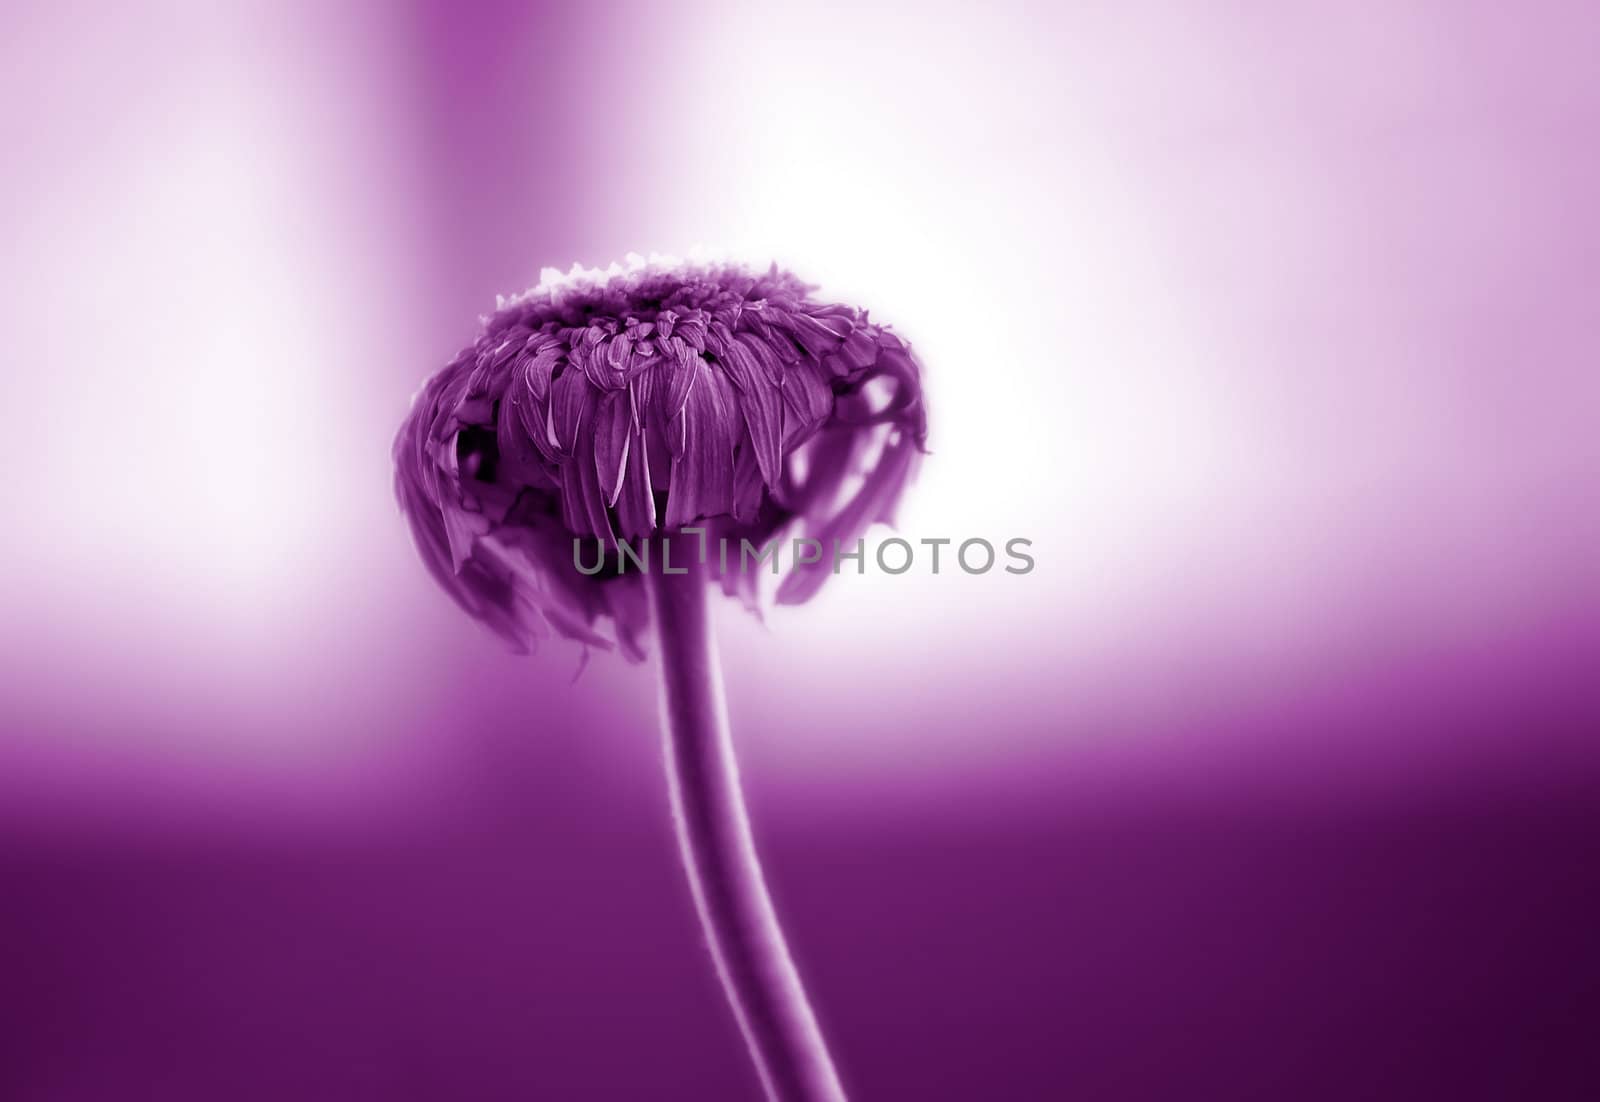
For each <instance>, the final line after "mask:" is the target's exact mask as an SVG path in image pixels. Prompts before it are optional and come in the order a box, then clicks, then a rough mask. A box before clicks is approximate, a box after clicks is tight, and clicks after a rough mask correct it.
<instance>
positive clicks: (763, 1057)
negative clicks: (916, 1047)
mask: <svg viewBox="0 0 1600 1102" xmlns="http://www.w3.org/2000/svg"><path fill="white" fill-rule="evenodd" d="M669 547H670V561H671V564H672V568H673V570H674V571H678V570H680V569H685V568H686V572H685V573H676V572H675V573H671V574H668V573H664V572H663V569H662V568H663V566H665V561H664V560H665V555H666V553H667V551H668V548H669ZM700 547H701V545H700V542H699V540H698V539H694V538H689V537H685V536H683V535H681V534H673V535H669V536H665V537H663V538H662V541H661V543H660V544H659V545H658V546H657V548H656V550H657V553H658V555H661V556H663V561H658V562H657V563H655V564H653V568H652V569H651V571H650V572H649V574H648V576H647V578H648V584H649V590H650V605H651V613H652V616H653V619H654V622H655V625H656V635H657V638H658V639H659V641H660V648H659V649H660V652H661V655H660V663H661V667H660V668H661V724H662V729H663V734H664V736H665V741H666V760H667V778H668V783H669V785H670V787H671V793H672V812H673V818H674V820H675V821H676V824H677V831H678V844H679V847H680V848H681V850H682V852H683V861H684V865H685V867H686V869H687V871H688V873H689V884H690V887H691V888H692V889H693V891H694V901H695V907H696V909H697V910H698V911H699V913H700V923H701V925H702V926H703V927H704V928H705V933H706V938H707V940H708V941H709V942H710V944H711V954H712V956H713V958H715V960H716V965H717V974H718V975H719V976H720V977H721V978H722V987H723V990H724V992H726V994H727V996H728V1001H729V1002H730V1003H732V1004H733V1012H734V1014H735V1016H736V1017H737V1018H738V1019H739V1028H740V1029H741V1030H742V1031H743V1032H744V1038H745V1042H746V1043H747V1044H748V1045H749V1048H750V1055H751V1058H752V1059H754V1060H755V1063H756V1070H757V1071H759V1072H760V1074H761V1082H762V1084H763V1085H764V1086H765V1087H766V1091H767V1097H768V1098H769V1099H772V1100H774V1102H844V1091H843V1089H842V1088H841V1087H840V1086H839V1078H838V1075H837V1074H836V1073H835V1072H834V1070H833V1062H832V1061H831V1060H830V1059H829V1057H828V1049H827V1046H826V1045H825V1044H824V1042H823V1040H822V1033H821V1031H820V1030H819V1029H818V1028H817V1020H816V1017H815V1016H814V1015H813V1014H812V1012H811V1007H810V1005H809V1004H808V1003H807V1002H806V995H805V991H804V989H803V988H802V987H801V985H800V975H799V973H798V972H796V971H795V967H794V962H793V961H791V960H790V959H789V950H788V948H787V946H785V944H784V940H783V931H782V930H781V929H780V928H779V926H778V916H777V914H776V913H775V912H774V911H773V908H772V900H771V899H770V898H768V896H767V889H766V885H765V884H764V883H763V881H762V878H761V865H760V863H759V862H758V861H757V859H756V850H755V843H754V840H753V839H752V838H751V834H750V821H749V818H748V816H747V815H746V813H745V807H744V797H743V795H742V794H741V793H740V790H739V768H738V765H737V763H736V762H735V761H734V756H733V742H732V739H731V738H730V736H729V732H728V714H727V706H726V704H725V702H724V700H723V694H722V670H721V667H720V665H719V664H718V661H717V646H716V639H715V638H714V636H713V634H712V630H711V625H710V623H709V620H708V616H707V612H708V609H707V603H708V584H709V579H708V578H707V571H706V568H705V566H704V564H702V563H701V562H700V561H699V558H700Z"/></svg>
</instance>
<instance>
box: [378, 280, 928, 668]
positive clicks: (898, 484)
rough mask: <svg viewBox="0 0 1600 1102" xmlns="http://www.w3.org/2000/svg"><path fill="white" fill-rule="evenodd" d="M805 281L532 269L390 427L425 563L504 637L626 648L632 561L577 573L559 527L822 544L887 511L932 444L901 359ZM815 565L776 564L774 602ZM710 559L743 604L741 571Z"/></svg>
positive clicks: (884, 337) (804, 592) (571, 533)
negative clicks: (695, 529)
mask: <svg viewBox="0 0 1600 1102" xmlns="http://www.w3.org/2000/svg"><path fill="white" fill-rule="evenodd" d="M812 290H813V288H810V287H808V286H806V285H805V284H803V283H801V282H800V281H799V280H797V279H796V278H795V277H794V276H792V275H790V274H788V273H787V272H782V271H779V270H778V269H777V267H776V266H774V267H773V268H772V269H770V270H769V271H767V272H766V273H764V274H757V273H753V272H750V271H748V270H746V269H743V268H740V267H736V266H731V265H723V264H713V265H680V264H675V263H663V262H659V261H652V262H649V263H645V262H643V261H640V260H638V259H637V258H633V259H632V260H631V262H630V265H629V267H627V268H620V267H618V266H615V265H613V266H612V268H611V269H610V270H609V271H606V272H598V271H584V270H581V269H576V268H575V269H574V270H573V272H572V273H570V274H569V275H567V276H565V277H562V276H557V275H555V274H554V273H546V277H545V279H544V281H543V282H541V283H540V285H539V286H538V287H536V288H534V289H533V290H531V291H529V292H527V293H526V294H524V295H521V296H519V297H517V298H515V299H513V300H510V301H508V302H502V303H501V304H500V308H499V309H498V311H497V312H496V313H495V314H494V315H493V316H491V317H489V318H487V319H486V321H485V324H484V330H483V333H482V335H481V336H480V337H479V338H478V339H477V341H476V342H475V343H474V344H473V345H472V346H471V347H468V348H466V349H464V350H462V352H461V353H460V354H459V355H458V356H456V358H455V359H454V360H452V361H451V362H450V364H449V366H447V367H446V368H445V369H444V370H443V371H441V372H439V373H438V374H437V375H435V376H434V377H433V378H432V379H430V380H429V381H428V382H427V384H426V385H425V386H424V387H423V389H422V390H421V392H420V393H419V394H418V395H417V397H416V398H415V400H414V402H413V405H412V409H411V413H410V415H409V416H408V417H407V418H406V421H405V423H404V424H403V425H402V426H401V428H400V432H399V435H398V437H397V438H396V440H395V446H394V458H395V465H396V477H395V483H396V492H397V494H398V496H399V499H400V505H401V508H402V509H403V510H404V511H405V513H406V515H407V516H408V517H409V518H410V521H411V526H412V531H413V534H414V536H415V539H416V543H417V546H418V549H419V550H420V552H421V554H422V557H423V560H424V561H425V562H426V563H427V565H428V567H429V569H430V570H431V571H432V572H433V575H434V577H435V578H436V579H437V580H438V582H439V583H440V584H441V585H442V586H444V588H445V589H446V590H447V591H448V592H449V593H450V594H451V595H452V596H453V597H454V598H455V599H456V600H457V601H458V602H459V603H460V604H461V606H462V607H463V608H465V609H466V610H467V611H468V612H469V613H471V614H472V615H473V616H474V617H476V618H477V619H479V620H481V621H482V622H484V623H485V624H487V625H488V626H489V627H491V628H492V629H494V630H495V631H496V632H498V633H499V634H500V635H502V636H503V637H505V638H506V639H507V640H508V641H509V642H510V643H511V644H512V645H513V646H514V647H516V648H517V649H518V650H526V649H528V648H529V647H531V646H532V645H534V644H535V642H536V641H537V640H538V639H539V638H540V637H541V636H544V635H546V634H548V633H549V631H550V629H553V630H554V631H555V632H557V633H559V634H561V635H564V636H567V637H569V638H572V639H577V640H580V641H582V642H584V643H586V644H592V645H596V646H601V647H610V646H612V645H617V646H619V647H620V648H621V649H622V651H623V652H624V653H625V654H627V655H628V656H629V657H630V658H635V659H637V658H639V657H641V656H642V653H643V652H642V640H643V638H644V636H645V634H646V629H647V628H648V626H649V612H648V605H647V601H646V597H645V593H644V588H643V585H642V583H641V579H640V577H639V575H638V573H637V572H629V571H627V570H617V569H607V570H604V571H602V572H600V573H597V574H594V575H588V574H585V573H583V572H582V571H580V570H579V569H577V567H576V566H575V564H574V560H573V542H572V541H573V537H575V536H578V537H595V538H598V539H599V540H601V541H603V542H605V543H606V544H608V545H612V546H614V545H615V542H616V541H617V540H618V539H624V540H635V539H643V538H647V537H649V536H650V534H651V533H653V532H656V531H665V530H674V529H678V528H680V527H682V526H684V525H702V526H704V527H705V528H706V529H707V532H708V536H709V537H710V538H723V537H725V538H728V539H730V540H733V541H739V540H749V541H751V542H752V543H753V544H757V545H761V544H764V543H765V542H766V541H768V540H770V539H774V538H789V537H803V538H809V539H816V540H818V541H819V542H820V543H821V544H822V546H823V547H824V548H825V549H828V551H829V552H830V553H831V550H832V549H833V547H834V546H835V543H834V541H838V543H839V544H840V545H848V546H849V547H853V546H854V543H855V541H856V540H857V539H858V538H859V537H860V536H861V535H862V533H863V532H864V531H865V530H866V529H867V527H868V526H869V525H871V524H872V523H873V522H875V521H880V520H881V521H889V520H891V519H892V518H891V513H892V510H893V507H894V505H895V503H896V501H897V500H898V498H899V495H900V491H901V489H902V488H903V487H904V485H905V483H906V480H907V479H908V477H909V476H910V474H911V472H912V470H913V468H914V465H915V462H916V460H917V457H918V456H919V455H920V453H921V451H922V447H923V443H924V439H925V436H926V421H925V417H924V411H923V404H922V389H921V382H920V378H919V371H918V366H917V362H916V360H915V359H914V358H913V357H912V355H911V350H910V348H909V347H908V346H907V345H906V344H905V342H904V341H902V340H901V339H900V338H899V337H897V336H896V335H895V334H894V333H892V332H890V331H889V330H888V329H886V328H884V327H882V326H880V325H876V324H874V323H872V322H869V321H868V320H867V315H866V312H865V311H863V310H858V309H856V308H854V307H851V306H845V305H837V304H826V303H820V302H816V301H813V300H812V299H811V298H810V297H809V293H810V292H811V291H812ZM831 565H832V564H831V559H830V558H829V556H828V555H824V556H823V558H822V560H821V561H819V562H817V563H809V564H800V565H792V566H790V568H789V570H788V573H787V574H786V575H785V576H784V577H783V579H782V582H781V584H780V585H779V587H778V590H777V599H778V600H779V601H780V602H783V603H798V602H800V601H804V600H806V599H807V598H808V597H810V596H811V595H812V594H813V593H815V592H816V590H817V589H818V588H819V587H820V586H821V584H822V583H823V581H825V580H826V578H827V577H828V575H829V573H830V572H831ZM712 572H713V573H714V574H715V573H718V572H719V571H718V570H717V565H716V564H715V563H713V564H712ZM720 573H721V578H722V586H723V588H724V589H725V590H726V591H727V592H729V593H734V594H738V595H740V596H741V597H743V598H744V599H745V600H746V601H747V602H753V601H754V600H755V585H756V578H755V576H754V575H753V574H751V573H749V572H745V571H741V570H739V569H737V568H736V567H731V568H730V569H728V570H726V571H723V572H720Z"/></svg>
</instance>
